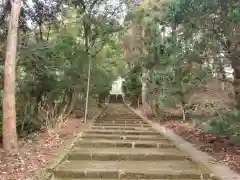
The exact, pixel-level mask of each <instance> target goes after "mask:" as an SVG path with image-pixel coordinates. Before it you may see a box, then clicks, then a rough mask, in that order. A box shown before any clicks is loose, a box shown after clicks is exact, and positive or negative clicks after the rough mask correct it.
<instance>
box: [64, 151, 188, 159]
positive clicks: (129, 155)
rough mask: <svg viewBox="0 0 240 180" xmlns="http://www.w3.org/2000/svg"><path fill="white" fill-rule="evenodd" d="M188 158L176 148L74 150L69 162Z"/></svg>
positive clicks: (69, 156) (70, 154)
mask: <svg viewBox="0 0 240 180" xmlns="http://www.w3.org/2000/svg"><path fill="white" fill-rule="evenodd" d="M186 159H188V156H187V155H186V154H184V153H183V152H181V151H180V150H178V149H176V148H165V149H157V148H155V149H154V148H152V149H148V148H138V149H137V150H136V149H134V148H74V149H73V150H72V152H70V153H69V155H68V160H95V161H160V160H186Z"/></svg>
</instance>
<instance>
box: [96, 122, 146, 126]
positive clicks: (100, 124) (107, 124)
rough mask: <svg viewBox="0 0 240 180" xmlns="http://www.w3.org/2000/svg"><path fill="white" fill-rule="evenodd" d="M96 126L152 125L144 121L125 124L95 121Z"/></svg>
mask: <svg viewBox="0 0 240 180" xmlns="http://www.w3.org/2000/svg"><path fill="white" fill-rule="evenodd" d="M93 125H94V126H129V127H138V126H148V127H150V125H149V124H143V123H141V124H140V123H138V124H125V123H121V124H119V123H96V122H95V123H93Z"/></svg>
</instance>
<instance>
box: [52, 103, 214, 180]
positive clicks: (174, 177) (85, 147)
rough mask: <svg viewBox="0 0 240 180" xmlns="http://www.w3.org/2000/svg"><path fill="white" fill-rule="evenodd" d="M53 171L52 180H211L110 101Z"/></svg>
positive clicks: (187, 159) (119, 106)
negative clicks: (100, 115)
mask: <svg viewBox="0 0 240 180" xmlns="http://www.w3.org/2000/svg"><path fill="white" fill-rule="evenodd" d="M53 173H54V179H56V180H79V179H85V180H94V179H95V180H100V179H108V180H114V179H129V180H130V179H155V180H157V179H158V180H214V178H212V177H210V172H209V171H208V170H207V169H206V168H205V167H203V166H202V165H199V164H196V163H194V162H193V161H192V160H191V158H190V157H189V156H188V155H187V154H186V153H184V152H182V151H180V150H179V149H177V148H176V147H175V145H174V144H173V143H172V142H170V141H169V140H168V139H166V138H165V137H163V136H162V135H160V134H159V133H157V132H155V131H154V130H153V129H152V128H151V126H150V125H149V124H148V123H147V122H145V121H144V120H142V119H141V118H140V117H139V116H137V115H136V114H135V113H134V112H132V111H131V110H130V109H129V108H128V107H127V106H126V105H125V104H110V105H109V106H108V107H107V109H106V110H105V113H104V114H103V115H102V117H100V118H98V119H97V120H96V121H95V122H94V123H93V124H92V126H91V127H90V129H89V130H87V131H86V132H84V133H83V134H82V136H81V138H80V139H79V140H78V142H77V143H76V145H75V146H74V148H73V149H72V151H71V152H70V153H69V154H68V156H67V158H66V160H65V161H63V162H62V163H61V164H59V165H58V166H57V167H56V168H55V169H54V170H53Z"/></svg>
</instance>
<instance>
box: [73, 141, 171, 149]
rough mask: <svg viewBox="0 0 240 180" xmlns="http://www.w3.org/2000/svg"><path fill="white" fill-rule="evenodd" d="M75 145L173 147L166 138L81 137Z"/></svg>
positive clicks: (94, 146) (95, 146) (97, 146)
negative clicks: (105, 138)
mask: <svg viewBox="0 0 240 180" xmlns="http://www.w3.org/2000/svg"><path fill="white" fill-rule="evenodd" d="M76 145H77V146H79V147H82V148H85V147H89V148H107V147H125V148H175V145H173V144H172V143H171V142H169V141H168V140H164V141H140V140H138V141H130V140H115V141H114V140H112V141H111V140H102V139H94V140H90V139H82V140H79V141H78V142H77V143H76Z"/></svg>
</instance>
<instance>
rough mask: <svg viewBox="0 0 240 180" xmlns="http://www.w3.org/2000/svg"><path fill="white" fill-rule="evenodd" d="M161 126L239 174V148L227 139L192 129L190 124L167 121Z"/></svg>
mask: <svg viewBox="0 0 240 180" xmlns="http://www.w3.org/2000/svg"><path fill="white" fill-rule="evenodd" d="M161 125H163V126H165V127H167V128H169V129H171V130H172V131H173V132H175V133H176V134H178V135H180V136H181V137H183V138H184V139H185V140H187V141H189V142H191V143H192V144H194V145H195V146H196V147H197V148H198V149H199V150H201V151H203V152H206V153H208V154H209V155H211V156H213V157H214V158H216V160H217V162H218V163H223V164H226V165H228V166H229V167H230V168H231V169H232V170H234V171H236V172H238V173H240V148H239V147H237V146H234V144H232V143H230V142H229V141H228V140H227V139H223V138H220V137H217V136H215V135H213V134H211V133H206V132H203V131H202V130H201V129H196V128H193V126H192V125H191V124H190V123H180V122H179V121H171V120H169V121H165V122H164V123H163V124H161Z"/></svg>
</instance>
